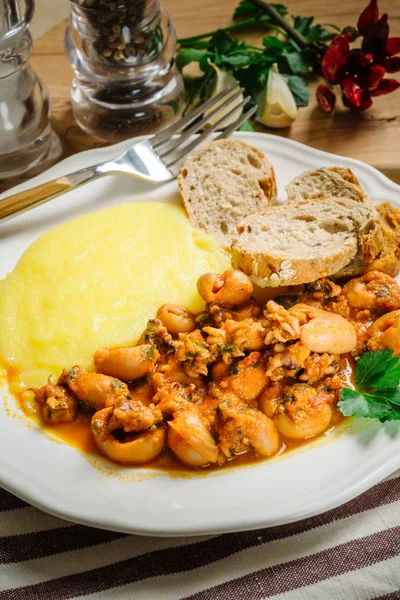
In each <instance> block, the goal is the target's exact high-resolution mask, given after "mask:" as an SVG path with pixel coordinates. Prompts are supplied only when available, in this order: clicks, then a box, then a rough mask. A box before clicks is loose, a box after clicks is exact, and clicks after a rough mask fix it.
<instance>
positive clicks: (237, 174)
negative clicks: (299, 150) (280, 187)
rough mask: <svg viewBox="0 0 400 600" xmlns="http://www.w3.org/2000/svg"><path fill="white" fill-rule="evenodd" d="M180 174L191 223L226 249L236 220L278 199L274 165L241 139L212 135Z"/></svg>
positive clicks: (270, 204) (183, 200)
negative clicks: (226, 138)
mask: <svg viewBox="0 0 400 600" xmlns="http://www.w3.org/2000/svg"><path fill="white" fill-rule="evenodd" d="M224 177H227V178H228V179H227V180H225V183H226V185H225V187H224V185H223V184H224ZM177 179H178V187H179V192H180V195H181V199H182V204H183V206H184V208H185V210H186V212H187V214H188V216H189V219H190V221H191V222H192V224H193V225H194V226H195V227H197V228H199V229H202V230H203V231H206V232H207V233H209V234H210V235H213V236H214V237H215V238H217V240H218V241H219V242H220V244H221V245H222V246H224V247H225V248H229V247H230V245H231V242H232V236H233V234H234V233H235V229H236V223H237V222H239V221H240V220H241V219H242V218H243V217H245V216H247V215H248V214H252V213H255V212H259V211H262V210H265V209H267V208H268V207H269V206H272V205H274V204H275V200H276V194H277V188H276V179H275V173H274V169H273V166H272V165H271V163H270V162H269V160H268V159H267V158H266V157H265V156H264V154H263V153H262V152H260V151H259V150H258V149H257V148H255V147H254V146H251V145H249V144H246V143H245V142H242V141H240V140H225V139H222V140H214V141H212V142H210V143H209V144H207V145H206V146H203V147H202V148H199V149H198V150H197V151H196V152H194V153H193V154H192V155H191V156H189V158H187V159H186V161H185V162H184V164H183V166H182V168H181V169H180V171H179V174H178V178H177ZM235 180H236V189H232V184H233V183H235ZM238 183H240V186H239V185H237V184H238ZM229 185H230V186H231V189H229V190H228V189H227V188H228V186H229ZM207 186H208V189H207ZM213 190H215V193H213ZM210 196H213V197H210ZM211 216H212V219H211Z"/></svg>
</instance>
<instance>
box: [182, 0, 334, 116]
mask: <svg viewBox="0 0 400 600" xmlns="http://www.w3.org/2000/svg"><path fill="white" fill-rule="evenodd" d="M271 6H272V7H273V8H274V9H275V10H276V11H277V12H278V13H279V15H281V16H282V17H284V16H285V15H287V12H288V11H287V8H286V6H284V5H283V4H272V5H271ZM233 20H234V23H233V24H232V25H229V26H228V27H224V28H223V29H218V30H216V31H210V32H208V33H203V34H200V35H196V36H194V37H189V38H182V39H180V40H178V42H179V50H178V53H177V55H176V64H177V66H178V68H179V69H180V70H182V69H183V68H184V67H185V66H187V65H188V64H190V63H198V65H199V67H200V71H201V73H202V74H201V75H200V76H199V77H194V78H193V77H186V78H185V85H186V89H187V92H188V105H189V106H190V105H192V104H193V103H194V102H195V101H198V100H203V99H204V98H205V97H207V96H208V95H209V93H208V92H209V90H210V88H211V87H212V85H211V84H212V80H213V78H214V77H216V72H215V69H214V67H213V65H214V66H216V67H218V68H219V69H222V70H223V71H226V72H228V73H229V74H230V75H232V76H233V77H235V79H237V80H238V81H239V82H240V84H241V85H242V86H243V87H244V89H245V92H246V94H247V95H250V96H251V104H257V102H258V99H259V96H260V93H261V92H262V91H263V90H264V89H265V87H266V84H267V81H268V75H269V71H270V69H271V67H272V65H274V64H276V65H277V67H278V69H279V72H280V73H281V74H284V76H285V78H286V80H287V83H288V85H289V88H290V90H291V92H292V94H293V97H294V99H295V102H296V105H297V106H307V104H308V102H309V97H310V93H309V92H308V90H307V86H308V76H309V75H310V73H312V72H313V71H314V70H316V69H320V65H321V60H322V56H323V55H324V53H325V51H326V49H327V47H328V45H329V43H330V41H331V40H332V39H333V38H334V37H335V36H336V35H337V34H338V32H339V33H340V29H339V28H338V27H336V26H334V25H321V24H319V23H314V19H313V17H299V16H296V17H292V21H293V23H292V28H293V29H294V30H295V31H296V32H298V33H299V34H300V36H301V38H302V39H303V40H304V44H303V45H302V47H300V46H299V45H298V44H297V43H296V42H295V41H294V40H293V39H292V38H291V37H289V36H288V35H287V33H286V31H284V29H282V27H280V26H279V25H277V24H276V23H275V22H273V20H272V19H271V18H270V17H269V16H268V15H266V14H264V12H263V11H262V10H261V9H260V8H258V7H256V6H254V5H253V4H252V3H251V2H249V1H248V0H242V2H240V4H239V5H238V6H237V8H236V9H235V12H234V14H233ZM249 27H257V28H258V29H259V28H260V27H263V28H265V30H266V33H268V35H266V36H265V37H264V38H263V40H262V46H261V47H258V46H252V45H250V44H247V43H246V42H245V41H243V40H240V39H234V38H233V37H232V36H231V33H232V32H238V31H241V30H243V29H244V28H246V29H248V28H249Z"/></svg>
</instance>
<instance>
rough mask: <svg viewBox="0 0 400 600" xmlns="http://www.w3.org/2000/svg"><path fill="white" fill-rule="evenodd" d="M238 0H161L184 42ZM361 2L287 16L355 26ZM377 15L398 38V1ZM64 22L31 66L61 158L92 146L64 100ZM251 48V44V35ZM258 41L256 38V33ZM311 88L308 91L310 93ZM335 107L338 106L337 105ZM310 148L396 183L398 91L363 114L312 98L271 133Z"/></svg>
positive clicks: (227, 16) (340, 1) (297, 5)
mask: <svg viewBox="0 0 400 600" xmlns="http://www.w3.org/2000/svg"><path fill="white" fill-rule="evenodd" d="M237 3H238V0H219V1H218V2H216V1H215V0H202V2H199V0H163V5H164V6H165V8H166V9H167V11H168V12H169V14H170V16H171V18H172V20H173V22H174V24H175V28H176V30H177V34H178V37H186V36H189V35H195V34H198V33H203V32H205V31H210V30H214V29H216V28H218V27H223V26H225V25H228V24H229V23H230V22H231V16H232V13H233V10H234V8H235V6H236V5H237ZM365 4H366V0H350V1H349V0H337V2H335V3H333V2H327V1H325V2H321V1H320V0H290V1H288V2H287V5H288V7H289V14H295V15H296V14H299V15H303V16H309V15H313V16H315V19H316V21H318V22H321V23H327V22H329V23H334V24H336V25H338V26H345V25H349V24H352V25H355V24H356V22H357V18H358V15H359V13H360V12H361V10H362V9H363V8H364V6H365ZM380 9H381V13H383V12H387V13H389V23H390V26H391V30H390V35H391V36H400V0H380ZM64 30H65V22H63V23H60V24H59V25H57V26H56V27H54V28H53V29H51V30H50V31H48V32H47V33H46V34H44V35H43V36H42V37H41V38H39V39H38V40H36V41H35V44H34V52H33V56H32V65H33V67H34V69H35V70H36V71H37V73H38V75H39V76H40V77H41V78H42V80H43V81H44V82H45V83H46V84H47V86H48V88H49V90H50V96H51V100H52V114H53V124H54V128H55V130H56V131H57V133H58V134H59V135H60V136H61V138H62V141H63V145H64V151H65V154H66V155H70V154H73V153H75V152H79V151H81V150H86V149H88V148H93V147H96V146H98V145H100V144H99V142H98V141H96V140H94V139H92V138H90V137H89V136H88V135H86V134H85V133H83V132H82V131H81V130H80V129H79V128H78V127H77V125H76V124H75V122H74V120H73V117H72V112H71V104H70V98H69V90H70V86H71V80H72V70H71V68H70V66H69V64H68V61H67V58H66V56H65V54H64V50H63V35H64ZM251 37H252V43H253V41H254V40H255V39H256V38H255V37H254V34H252V36H251ZM258 37H259V39H261V37H262V34H260V35H259V36H258ZM315 87H316V85H315V84H313V85H311V86H310V91H311V92H313V91H314V89H315ZM338 104H339V106H340V105H341V102H338ZM260 130H263V131H268V132H269V133H276V134H277V135H282V136H285V137H290V138H292V139H294V140H298V141H300V142H303V143H305V144H309V145H310V146H314V147H315V148H320V149H321V150H327V151H329V152H334V153H337V154H342V155H347V156H351V157H353V158H357V159H360V160H363V161H365V162H367V163H369V164H371V165H374V166H375V167H377V168H378V169H380V170H381V171H383V172H384V173H385V174H386V175H388V176H389V177H391V178H392V179H394V180H395V181H397V182H398V183H400V91H399V90H398V91H397V92H394V93H392V94H389V95H386V96H380V97H378V98H375V99H374V105H373V107H372V108H371V109H369V110H367V111H366V112H364V113H356V112H353V111H350V110H348V109H344V108H339V109H336V111H335V113H334V114H333V115H326V114H324V113H323V112H322V111H321V110H320V109H319V107H318V106H317V103H316V100H315V97H314V94H313V96H312V98H311V101H310V104H309V106H308V107H305V108H301V109H300V110H299V113H298V116H297V118H296V120H295V122H294V123H293V125H292V126H291V127H290V128H288V129H283V130H280V131H279V132H274V131H272V130H266V129H261V128H260Z"/></svg>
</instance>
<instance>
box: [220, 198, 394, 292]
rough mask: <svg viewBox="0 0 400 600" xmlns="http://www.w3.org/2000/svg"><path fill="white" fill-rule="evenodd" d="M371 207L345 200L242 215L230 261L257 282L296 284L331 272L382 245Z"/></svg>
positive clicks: (296, 205)
mask: <svg viewBox="0 0 400 600" xmlns="http://www.w3.org/2000/svg"><path fill="white" fill-rule="evenodd" d="M382 243H383V242H382V234H381V232H380V226H379V217H378V214H377V211H376V210H375V208H374V207H373V206H372V205H371V206H369V205H364V204H362V203H360V202H355V201H354V200H348V199H345V198H334V199H333V198H327V199H321V200H310V201H308V202H307V203H305V202H299V203H297V204H294V203H293V204H286V205H283V206H276V207H273V208H270V209H269V210H267V211H265V212H263V213H261V214H255V215H251V216H249V217H247V218H246V219H244V220H243V221H242V222H241V223H240V224H239V227H238V234H237V235H236V236H235V238H234V240H233V244H232V263H233V266H234V267H235V268H238V269H241V270H242V271H244V272H245V273H247V274H248V275H250V276H251V277H252V279H253V280H254V282H255V283H256V284H257V285H259V286H261V287H266V286H273V287H275V286H283V285H298V284H302V283H308V282H310V281H315V280H316V279H318V278H320V277H326V276H328V275H334V274H335V273H337V272H338V271H340V270H341V269H343V268H345V267H346V265H348V264H349V263H350V261H352V260H353V259H355V258H356V257H358V256H360V257H361V259H362V260H365V261H367V260H368V261H369V262H370V261H371V260H372V258H371V256H372V257H375V256H376V255H377V254H378V252H379V251H380V250H381V249H382Z"/></svg>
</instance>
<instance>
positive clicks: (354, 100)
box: [340, 75, 362, 108]
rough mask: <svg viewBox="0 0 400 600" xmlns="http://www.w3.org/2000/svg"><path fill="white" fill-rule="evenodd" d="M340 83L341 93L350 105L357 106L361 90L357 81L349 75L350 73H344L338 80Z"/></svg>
mask: <svg viewBox="0 0 400 600" xmlns="http://www.w3.org/2000/svg"><path fill="white" fill-rule="evenodd" d="M340 85H341V86H342V89H343V94H344V96H345V98H347V100H348V101H349V103H350V104H351V105H352V106H355V107H357V108H359V106H360V103H361V91H362V90H361V88H360V86H359V85H358V83H357V82H356V81H355V80H354V79H353V78H352V77H351V75H345V76H344V77H343V78H342V80H341V81H340Z"/></svg>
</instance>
